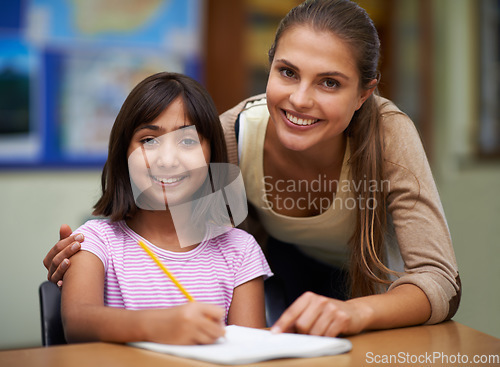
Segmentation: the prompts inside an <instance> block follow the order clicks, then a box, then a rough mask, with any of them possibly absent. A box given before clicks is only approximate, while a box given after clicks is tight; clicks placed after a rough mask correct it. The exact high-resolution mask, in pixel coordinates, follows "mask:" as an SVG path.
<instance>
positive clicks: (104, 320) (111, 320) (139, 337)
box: [61, 251, 224, 344]
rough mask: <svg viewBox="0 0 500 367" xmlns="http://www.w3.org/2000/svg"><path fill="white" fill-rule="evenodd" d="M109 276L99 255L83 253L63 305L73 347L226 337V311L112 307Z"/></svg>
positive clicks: (68, 279)
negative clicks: (106, 278)
mask: <svg viewBox="0 0 500 367" xmlns="http://www.w3.org/2000/svg"><path fill="white" fill-rule="evenodd" d="M104 275H105V274H104V266H103V264H102V262H101V261H100V260H99V258H98V257H97V256H95V255H94V254H92V253H90V252H87V251H81V252H79V253H78V254H76V255H74V256H73V257H72V266H71V268H69V269H68V271H67V272H66V274H65V276H64V287H63V290H62V301H61V308H62V318H63V325H64V330H65V334H66V339H67V340H68V341H69V342H79V341H97V340H100V341H111V342H121V343H125V342H132V341H153V342H158V343H168V344H206V343H213V342H214V341H215V340H216V339H217V338H218V337H220V336H222V335H224V328H223V325H222V322H221V320H222V318H223V317H224V310H223V309H221V308H219V307H217V306H214V305H208V304H202V303H197V302H189V303H186V304H185V305H183V306H179V307H173V308H169V309H151V310H138V311H135V310H126V309H121V308H113V307H107V306H105V305H104Z"/></svg>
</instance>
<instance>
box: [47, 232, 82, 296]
mask: <svg viewBox="0 0 500 367" xmlns="http://www.w3.org/2000/svg"><path fill="white" fill-rule="evenodd" d="M71 233H72V231H71V228H70V226H68V225H67V224H63V225H62V226H61V228H60V229H59V241H58V242H57V243H56V244H55V245H54V247H52V248H51V249H50V251H49V252H48V253H47V255H46V256H45V258H44V259H43V265H44V266H45V268H46V269H47V270H48V274H47V279H48V280H50V281H51V282H52V283H57V285H59V286H61V285H62V278H63V276H64V273H65V272H66V270H68V267H69V265H70V261H69V258H70V257H71V256H73V255H74V254H76V253H77V252H78V251H79V250H80V243H81V242H83V240H84V237H83V235H82V234H74V235H72V234H71Z"/></svg>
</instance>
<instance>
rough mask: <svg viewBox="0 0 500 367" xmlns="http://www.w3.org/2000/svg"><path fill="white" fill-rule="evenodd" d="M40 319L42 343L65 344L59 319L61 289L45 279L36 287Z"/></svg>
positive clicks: (45, 344) (48, 344) (44, 344)
mask: <svg viewBox="0 0 500 367" xmlns="http://www.w3.org/2000/svg"><path fill="white" fill-rule="evenodd" d="M38 295H39V298H40V319H41V322H42V345H43V346H46V347H47V346H51V345H59V344H66V339H65V337H64V329H63V325H62V320H61V291H60V290H59V288H58V287H57V285H55V284H54V283H52V282H49V281H48V280H46V281H45V282H43V283H42V284H40V287H39V288H38Z"/></svg>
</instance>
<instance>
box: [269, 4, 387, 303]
mask: <svg viewBox="0 0 500 367" xmlns="http://www.w3.org/2000/svg"><path fill="white" fill-rule="evenodd" d="M298 26H308V27H311V28H312V29H315V30H317V31H321V32H331V33H333V34H334V35H335V36H337V37H339V38H340V39H342V40H343V41H344V42H346V43H347V44H348V45H349V46H350V48H351V50H352V51H353V54H354V57H355V59H356V65H357V69H358V73H359V78H360V85H359V87H360V88H362V89H370V88H372V87H373V83H372V82H373V80H377V83H378V81H379V78H380V73H379V71H378V61H379V56H380V41H379V37H378V33H377V30H376V29H375V26H374V24H373V21H372V20H371V19H370V17H369V16H368V14H367V13H366V11H365V10H364V9H363V8H361V7H360V6H358V5H357V4H356V3H354V2H352V1H349V0H310V1H309V0H308V1H305V2H304V3H302V4H300V5H299V6H297V7H295V8H294V9H292V10H291V11H290V12H289V13H288V14H287V15H286V16H285V18H284V19H283V20H282V21H281V23H280V25H279V27H278V30H277V32H276V37H275V40H274V43H273V45H272V46H271V49H270V50H269V62H270V63H271V64H272V62H273V60H274V55H275V52H276V49H277V47H279V41H280V39H281V36H282V35H283V34H284V33H285V32H286V31H287V30H289V29H291V28H293V27H298ZM380 120H381V114H380V106H379V105H378V104H377V102H376V100H375V96H374V94H372V95H370V97H369V98H368V99H367V100H366V101H365V102H364V104H363V106H362V107H361V108H360V109H359V110H358V111H356V112H355V114H354V116H353V118H352V120H351V122H350V124H349V126H348V127H347V129H346V130H345V132H344V133H345V134H346V136H348V137H349V139H350V147H351V157H350V159H349V164H350V168H351V175H352V177H351V179H352V180H353V182H356V183H358V184H357V185H354V186H356V187H359V189H357V192H356V193H355V194H356V195H357V196H358V198H359V199H360V201H358V202H363V203H365V205H363V206H360V207H359V208H358V210H357V218H358V220H357V223H356V227H355V231H354V234H353V236H352V238H351V240H350V246H351V248H350V253H351V260H350V267H349V272H350V281H351V293H352V295H353V296H361V295H367V294H373V293H376V292H377V291H379V288H380V285H381V284H387V283H389V281H388V280H387V278H388V277H387V275H388V274H395V273H394V272H393V271H391V270H390V269H388V268H387V267H386V266H385V265H384V264H383V262H382V259H383V258H384V243H385V238H384V237H385V236H384V235H385V232H386V229H387V218H386V214H387V213H386V194H387V193H386V192H384V191H383V188H384V187H383V183H384V182H383V178H384V169H383V168H384V167H383V139H382V131H381V130H382V129H381V125H380ZM364 180H367V182H369V183H373V182H377V183H378V184H379V185H378V190H376V192H370V190H369V187H370V185H360V184H359V183H361V182H362V181H364ZM367 203H375V204H376V205H370V207H371V208H370V207H369V206H368V205H366V204H367Z"/></svg>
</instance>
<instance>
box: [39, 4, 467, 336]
mask: <svg viewBox="0 0 500 367" xmlns="http://www.w3.org/2000/svg"><path fill="white" fill-rule="evenodd" d="M379 53H380V42H379V38H378V35H377V32H376V29H375V27H374V25H373V22H372V21H371V19H370V18H369V17H368V15H367V14H366V12H365V11H364V10H363V9H362V8H360V7H359V6H358V5H357V4H355V3H354V2H351V1H348V0H311V1H306V2H304V3H303V4H301V5H299V6H298V7H296V8H294V9H292V10H291V11H290V12H289V13H288V15H287V16H285V18H284V19H283V20H282V22H281V24H280V26H279V28H278V30H277V33H276V37H275V40H274V43H273V45H272V46H271V49H270V51H269V61H270V73H269V80H268V84H267V90H266V94H265V95H260V96H255V97H253V98H250V99H248V100H246V101H243V102H242V103H240V104H239V105H238V106H236V107H235V108H233V109H231V110H230V111H228V112H226V113H224V114H223V115H222V116H221V121H222V123H223V126H224V131H225V138H226V143H227V147H228V153H229V158H230V162H234V163H236V162H238V164H239V165H240V169H241V171H242V174H243V178H244V181H245V188H246V190H247V197H248V200H249V203H250V204H251V206H250V208H249V209H252V210H249V212H250V213H252V212H253V214H254V215H252V216H251V218H250V219H252V222H251V223H250V225H251V227H249V228H251V230H252V233H255V234H257V233H259V234H260V233H263V232H262V231H261V229H263V230H264V234H265V236H263V237H259V238H258V239H259V242H261V243H266V245H267V257H268V260H269V261H270V264H271V267H272V269H273V272H274V273H275V275H276V279H280V280H281V281H282V284H283V286H284V291H285V293H286V294H285V295H286V298H287V302H288V304H289V305H290V306H289V307H288V308H287V309H286V311H285V312H284V313H283V314H282V316H281V318H280V319H279V320H278V321H277V322H276V323H275V325H274V330H275V331H297V332H301V333H309V334H317V335H330V336H335V335H338V334H341V333H342V334H355V333H359V332H361V331H364V330H369V329H385V328H395V327H401V326H408V325H416V324H422V323H428V324H433V323H438V322H441V321H444V320H448V319H450V318H451V317H453V315H454V314H455V313H456V311H457V309H458V304H459V301H460V294H461V287H460V278H459V275H458V270H457V264H456V260H455V255H454V251H453V247H452V243H451V238H450V234H449V231H448V227H447V224H446V219H445V217H444V213H443V209H442V206H441V202H440V199H439V195H438V192H437V189H436V185H435V183H434V180H433V178H432V174H431V171H430V168H429V164H428V161H427V158H426V156H425V152H424V150H423V147H422V144H421V142H420V139H419V136H418V133H417V131H416V129H415V127H414V125H413V123H412V122H411V120H410V119H409V118H408V117H407V116H406V115H404V114H403V113H402V112H401V111H399V110H398V109H397V107H396V106H395V105H394V104H392V103H391V102H390V101H388V100H385V99H383V98H381V97H379V96H378V95H377V93H376V89H377V84H378V83H379V81H380V74H379V72H378V69H377V67H378V60H379ZM67 236H68V228H67V227H62V228H61V241H59V243H58V244H57V245H56V246H54V248H53V249H52V250H51V252H49V254H48V255H47V257H46V258H45V266H46V267H47V268H48V269H50V270H49V278H52V279H53V280H54V281H57V280H59V279H60V277H61V274H62V273H63V272H64V271H65V269H67V268H68V266H69V260H68V257H69V256H71V254H73V253H74V252H75V251H78V244H77V242H75V241H77V240H76V238H75V236H71V237H68V238H66V237H67ZM266 238H267V240H266ZM264 241H266V242H264ZM71 246H74V247H73V248H72V247H71ZM273 278H275V277H273ZM273 278H272V279H273ZM272 279H271V280H272Z"/></svg>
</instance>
